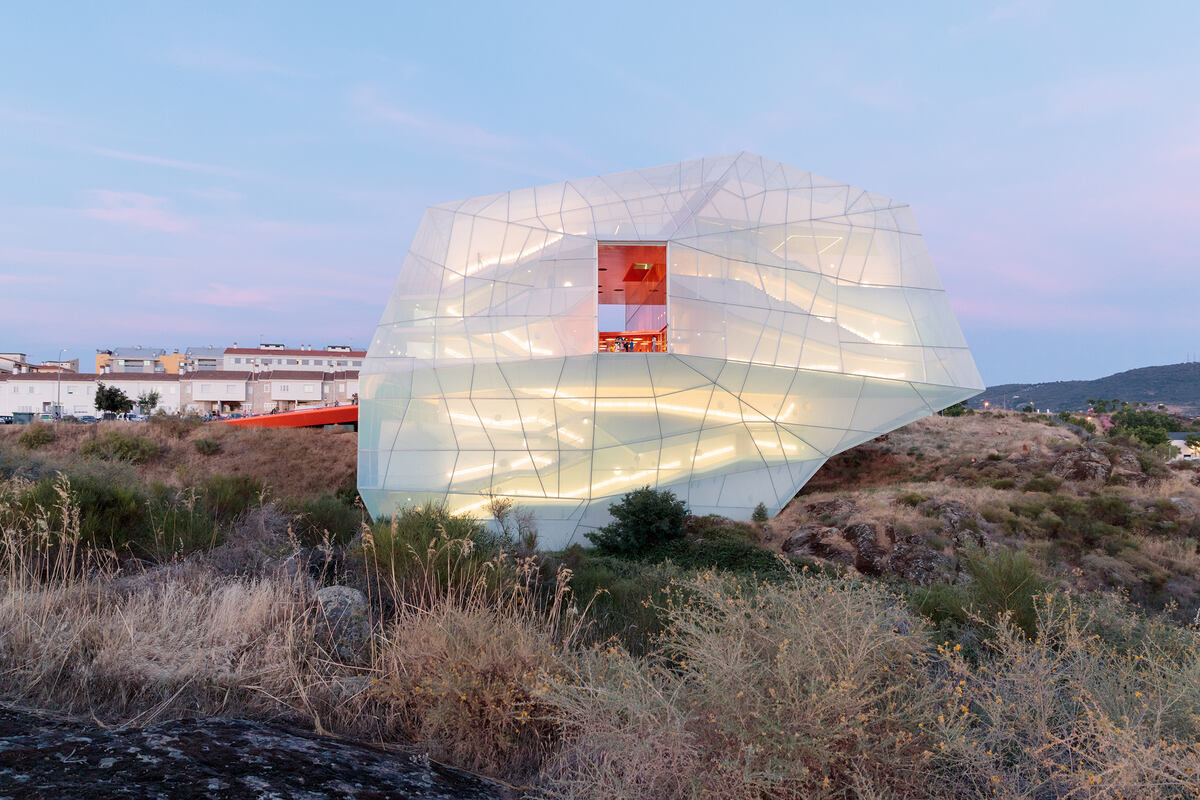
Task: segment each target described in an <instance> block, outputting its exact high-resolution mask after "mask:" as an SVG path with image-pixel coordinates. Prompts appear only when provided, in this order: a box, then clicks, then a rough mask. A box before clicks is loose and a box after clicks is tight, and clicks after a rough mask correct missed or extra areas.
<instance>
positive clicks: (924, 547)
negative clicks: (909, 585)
mask: <svg viewBox="0 0 1200 800" xmlns="http://www.w3.org/2000/svg"><path fill="white" fill-rule="evenodd" d="M949 571H950V559H949V558H948V557H947V556H946V554H945V553H942V552H940V551H938V550H935V549H934V548H932V547H930V546H929V543H928V542H926V541H925V540H924V539H923V538H921V537H918V536H905V537H902V538H900V539H898V540H897V541H896V543H895V544H894V545H893V546H892V553H891V555H890V556H889V557H888V572H890V573H891V574H893V575H898V576H899V577H901V578H903V579H904V580H906V581H911V582H913V583H916V584H919V585H921V586H927V585H929V584H931V583H933V582H934V581H937V580H940V579H942V578H945V577H946V574H947V573H948V572H949Z"/></svg>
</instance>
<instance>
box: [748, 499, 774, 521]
mask: <svg viewBox="0 0 1200 800" xmlns="http://www.w3.org/2000/svg"><path fill="white" fill-rule="evenodd" d="M770 518H771V512H769V511H767V504H766V503H759V504H758V505H756V506H755V507H754V513H753V514H751V515H750V519H752V520H754V521H755V522H766V521H767V520H769V519H770Z"/></svg>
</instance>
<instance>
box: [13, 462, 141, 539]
mask: <svg viewBox="0 0 1200 800" xmlns="http://www.w3.org/2000/svg"><path fill="white" fill-rule="evenodd" d="M60 480H61V479H60V478H59V477H45V478H42V479H41V480H39V481H38V482H37V483H35V484H34V485H33V486H31V487H30V488H29V489H28V490H27V491H26V492H25V494H24V495H23V496H22V498H21V505H22V510H23V511H24V512H25V513H26V514H27V515H29V516H37V515H39V513H40V514H44V515H45V516H46V518H47V522H48V524H49V528H50V530H57V531H62V530H64V529H65V528H66V527H67V526H69V525H70V524H71V523H70V521H69V520H64V519H63V507H62V502H61V497H60V496H59V492H58V486H59V481H60ZM67 485H68V487H69V490H68V491H69V496H70V499H71V505H72V506H73V510H74V511H76V512H77V513H78V515H79V532H80V534H81V536H82V539H83V541H84V542H86V543H88V544H91V545H94V546H98V547H106V548H109V549H111V550H115V551H120V550H126V549H129V547H130V546H131V545H135V549H137V547H136V545H146V544H148V543H149V542H150V541H152V539H153V535H152V529H151V527H150V517H149V513H148V509H147V506H146V502H145V498H144V497H143V496H142V495H141V494H139V493H138V492H137V491H136V490H135V489H133V488H131V487H129V486H122V485H120V484H116V483H112V482H110V481H106V480H102V479H100V478H96V477H92V476H75V477H73V478H71V479H70V480H69V482H68V484H67Z"/></svg>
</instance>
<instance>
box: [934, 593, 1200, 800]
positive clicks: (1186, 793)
mask: <svg viewBox="0 0 1200 800" xmlns="http://www.w3.org/2000/svg"><path fill="white" fill-rule="evenodd" d="M1037 627H1038V636H1037V637H1036V638H1032V639H1031V638H1029V637H1027V636H1026V635H1025V634H1024V632H1023V631H1021V630H1020V629H1019V628H1018V627H1017V626H1015V625H1014V624H1013V623H1012V622H1011V621H1009V620H1001V621H1000V622H999V623H998V624H997V626H996V628H995V636H994V637H993V639H992V644H991V646H992V648H993V651H992V653H991V654H990V657H989V658H987V660H986V661H985V662H984V663H983V664H982V665H978V664H972V663H970V662H968V661H967V660H966V659H964V658H963V657H962V656H961V654H960V653H958V652H955V651H953V650H950V649H945V648H943V655H944V656H945V659H946V662H947V663H948V664H949V665H950V667H951V670H952V673H953V675H954V676H955V678H956V679H957V680H955V681H953V682H952V685H951V690H950V692H949V696H948V697H946V698H945V700H944V707H943V709H942V711H941V714H940V715H939V717H938V726H937V729H938V734H939V737H940V739H941V742H940V743H939V760H941V761H943V762H944V765H945V770H946V774H947V775H949V776H954V784H955V786H956V790H957V791H958V792H959V793H960V794H962V795H966V796H986V797H990V796H1003V797H1020V798H1025V797H1028V798H1041V797H1086V798H1135V797H1136V798H1181V797H1198V796H1200V744H1198V742H1200V635H1198V634H1197V631H1195V630H1189V629H1182V628H1178V627H1175V626H1172V625H1169V624H1167V623H1165V622H1163V621H1160V620H1150V619H1146V618H1144V617H1142V616H1141V615H1139V614H1137V613H1136V612H1133V611H1131V610H1130V609H1129V608H1127V607H1125V606H1124V605H1123V604H1122V603H1121V601H1119V600H1115V599H1113V600H1105V601H1101V602H1098V603H1096V602H1089V603H1082V602H1080V601H1079V600H1077V599H1075V598H1072V597H1070V596H1065V595H1061V594H1051V595H1048V596H1046V597H1044V598H1043V599H1042V600H1041V601H1040V602H1039V605H1038V626H1037Z"/></svg>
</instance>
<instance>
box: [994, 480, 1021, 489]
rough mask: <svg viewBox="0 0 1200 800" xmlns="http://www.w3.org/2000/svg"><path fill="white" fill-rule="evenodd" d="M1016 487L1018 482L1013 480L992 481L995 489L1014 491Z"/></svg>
mask: <svg viewBox="0 0 1200 800" xmlns="http://www.w3.org/2000/svg"><path fill="white" fill-rule="evenodd" d="M1016 485H1017V482H1016V481H1015V480H1013V479H1012V478H997V479H996V480H994V481H992V488H993V489H1012V488H1015V487H1016Z"/></svg>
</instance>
